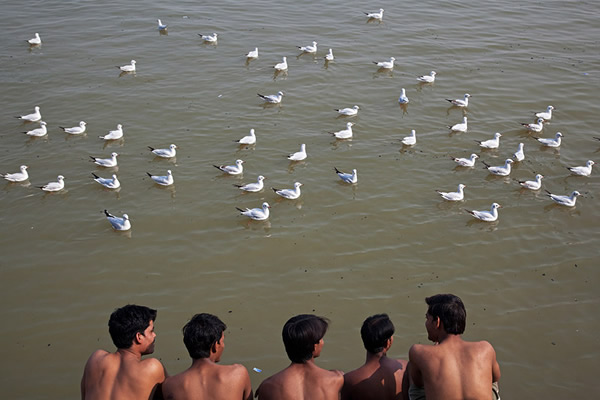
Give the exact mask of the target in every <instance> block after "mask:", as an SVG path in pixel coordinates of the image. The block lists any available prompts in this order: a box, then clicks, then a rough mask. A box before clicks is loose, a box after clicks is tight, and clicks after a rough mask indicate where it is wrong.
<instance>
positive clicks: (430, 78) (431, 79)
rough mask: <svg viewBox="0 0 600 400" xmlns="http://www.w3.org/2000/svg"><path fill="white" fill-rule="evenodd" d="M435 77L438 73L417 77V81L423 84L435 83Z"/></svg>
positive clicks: (433, 72) (432, 72)
mask: <svg viewBox="0 0 600 400" xmlns="http://www.w3.org/2000/svg"><path fill="white" fill-rule="evenodd" d="M435 75H436V72H435V71H431V72H430V73H429V75H421V76H417V80H418V81H419V82H421V83H433V82H435Z"/></svg>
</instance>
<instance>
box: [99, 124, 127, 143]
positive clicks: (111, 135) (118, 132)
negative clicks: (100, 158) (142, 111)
mask: <svg viewBox="0 0 600 400" xmlns="http://www.w3.org/2000/svg"><path fill="white" fill-rule="evenodd" d="M98 137H99V138H100V139H104V140H117V139H121V138H122V137H123V125H121V124H118V125H117V129H115V130H114V131H108V135H104V136H98Z"/></svg>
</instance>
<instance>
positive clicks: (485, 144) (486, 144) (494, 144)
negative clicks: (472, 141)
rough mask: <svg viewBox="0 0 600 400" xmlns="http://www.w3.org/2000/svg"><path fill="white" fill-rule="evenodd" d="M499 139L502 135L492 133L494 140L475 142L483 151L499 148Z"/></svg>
mask: <svg viewBox="0 0 600 400" xmlns="http://www.w3.org/2000/svg"><path fill="white" fill-rule="evenodd" d="M500 137H502V135H501V134H500V133H499V132H496V133H494V138H493V139H490V140H484V141H481V140H476V142H477V143H479V146H480V147H481V148H483V149H497V148H498V147H500Z"/></svg>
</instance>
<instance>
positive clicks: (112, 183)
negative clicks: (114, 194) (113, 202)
mask: <svg viewBox="0 0 600 400" xmlns="http://www.w3.org/2000/svg"><path fill="white" fill-rule="evenodd" d="M92 175H93V176H94V180H95V181H96V182H98V183H99V184H101V185H102V186H104V187H105V188H108V189H118V188H120V187H121V182H119V179H118V178H117V175H115V174H113V176H112V178H101V177H99V176H98V175H96V174H95V173H93V172H92Z"/></svg>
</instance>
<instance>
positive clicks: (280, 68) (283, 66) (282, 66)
mask: <svg viewBox="0 0 600 400" xmlns="http://www.w3.org/2000/svg"><path fill="white" fill-rule="evenodd" d="M273 68H275V70H277V71H286V70H287V69H288V65H287V57H283V61H281V62H280V63H277V64H275V65H274V66H273Z"/></svg>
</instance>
